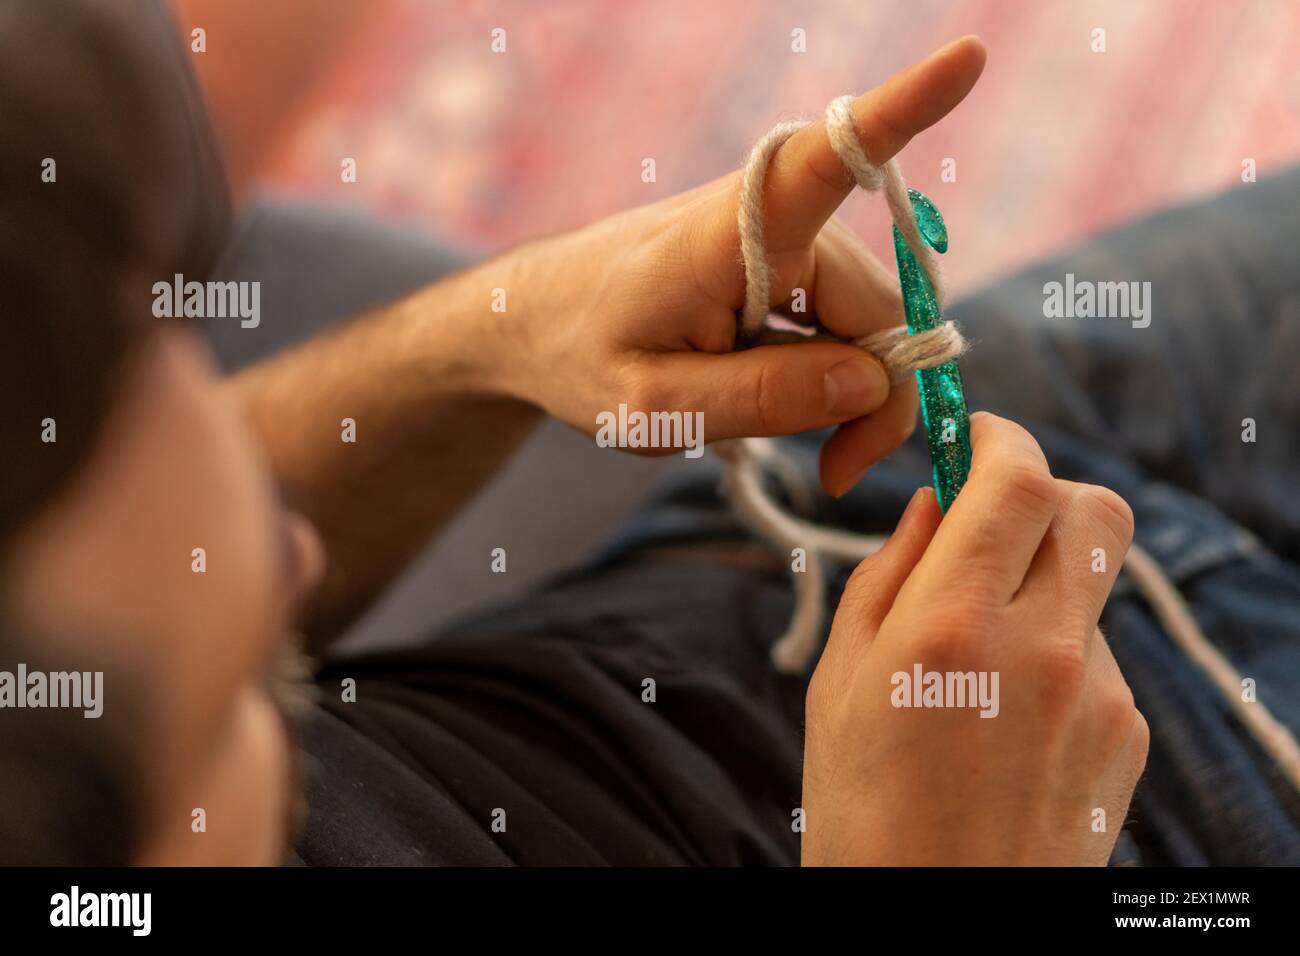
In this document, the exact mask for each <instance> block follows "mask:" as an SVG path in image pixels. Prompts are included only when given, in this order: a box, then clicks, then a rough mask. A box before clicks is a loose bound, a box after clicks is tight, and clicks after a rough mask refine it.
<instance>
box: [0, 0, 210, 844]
mask: <svg viewBox="0 0 1300 956" xmlns="http://www.w3.org/2000/svg"><path fill="white" fill-rule="evenodd" d="M187 55H188V54H187V53H186V52H185V51H184V48H183V47H182V45H181V44H180V43H179V40H178V37H177V36H176V34H175V32H174V29H173V26H172V23H171V21H170V19H169V18H168V17H167V16H166V13H165V11H164V10H163V8H162V7H161V6H160V5H158V4H155V3H137V2H129V3H123V2H110V0H98V2H96V0H39V2H34V0H0V332H2V333H3V347H0V460H2V461H3V463H4V465H3V467H0V576H2V575H3V574H4V570H5V568H6V567H9V566H11V565H10V562H13V561H17V560H21V555H15V554H12V553H11V551H12V546H13V543H14V536H15V533H16V532H17V531H19V530H20V529H21V528H23V527H24V526H25V525H26V524H28V523H29V522H31V521H32V520H33V519H34V518H36V517H37V516H38V515H40V514H41V513H42V512H43V511H45V510H46V509H48V508H49V507H50V506H51V505H52V504H53V503H54V502H56V501H57V500H58V498H59V496H60V495H61V494H62V493H63V492H65V491H66V490H67V488H68V487H69V485H70V484H71V483H72V482H73V480H74V479H75V478H76V476H77V475H78V474H79V473H80V472H81V471H82V470H83V469H84V468H85V467H86V465H87V463H88V462H89V461H90V459H91V456H92V455H93V454H94V452H95V449H96V446H97V443H98V440H99V438H100V436H101V433H102V431H103V426H104V423H105V421H106V419H107V417H108V415H109V414H110V413H111V411H112V409H113V406H114V400H115V396H116V395H117V394H119V393H120V392H121V390H122V381H121V378H122V376H123V375H124V374H125V372H126V370H127V369H128V368H129V363H130V359H131V358H132V355H133V354H134V353H135V352H136V350H137V348H138V347H139V345H140V343H142V342H143V341H144V340H145V339H146V338H147V337H148V335H149V332H150V329H151V328H155V327H156V325H154V324H153V323H157V322H159V321H160V320H158V319H155V318H153V316H152V314H151V310H150V300H151V287H152V285H153V283H154V282H156V281H159V280H163V279H170V277H171V276H172V275H173V274H174V273H177V272H180V273H183V274H185V275H186V276H187V277H190V276H192V277H194V278H198V279H202V278H203V277H204V276H205V275H206V274H207V273H208V272H209V271H210V270H211V268H212V266H213V265H214V262H215V259H216V255H217V253H218V251H219V249H220V248H221V245H222V244H223V241H224V236H225V230H226V225H227V219H226V214H225V209H226V202H227V196H226V193H225V187H224V184H223V183H222V180H221V177H220V167H219V163H218V162H217V161H216V160H215V156H216V153H215V150H214V148H213V147H211V145H210V142H207V141H205V139H204V137H206V138H207V140H210V139H211V133H210V131H208V129H207V127H206V121H205V119H204V118H203V115H202V112H201V110H198V109H196V103H197V92H196V87H195V85H194V81H193V78H192V76H191V75H190V73H189V71H188V65H187V64H186V63H185V62H184V60H185V57H186V56H187ZM45 419H53V421H54V427H55V429H56V440H55V441H53V442H45V441H42V431H43V422H44V420H45ZM2 611H3V609H0V613H2ZM19 648H22V649H23V650H24V651H28V650H30V651H34V652H36V653H40V652H41V647H40V646H39V645H38V644H37V643H36V642H34V641H32V640H31V639H30V636H28V640H25V641H20V640H19V639H18V638H17V637H16V636H15V635H13V634H12V629H10V630H8V631H7V630H6V627H5V622H4V620H3V618H0V662H3V661H7V660H16V659H18V653H19ZM24 659H25V660H27V661H28V662H29V663H31V660H30V658H24ZM33 666H35V665H33ZM117 700H118V704H119V705H120V704H121V698H120V696H119V697H118V698H117ZM18 715H22V717H23V722H22V726H21V729H19V728H18V727H17V724H16V720H17V717H18ZM5 718H10V719H5ZM107 721H109V718H108V717H107V716H105V717H104V718H101V719H99V720H83V719H82V718H81V715H80V713H74V714H73V715H72V717H67V715H60V714H58V713H51V712H48V711H46V712H40V711H31V710H24V711H3V710H0V779H3V780H4V781H5V783H4V786H3V788H0V847H3V848H6V849H8V850H9V852H0V856H2V857H5V858H8V859H9V860H10V861H14V862H17V860H15V858H14V855H15V853H16V854H17V855H18V856H22V857H24V858H25V857H40V856H41V855H42V853H44V856H45V859H44V860H43V861H45V862H68V861H70V860H72V859H75V861H76V862H99V863H106V862H124V861H125V860H124V857H125V854H126V852H127V851H126V847H127V846H128V845H129V840H126V842H123V840H125V838H123V839H118V837H117V836H112V837H111V838H110V837H106V836H105V835H104V832H103V828H102V827H96V826H95V824H94V823H93V821H94V820H95V819H96V817H95V815H94V814H93V813H88V812H87V807H86V804H87V802H88V801H91V802H93V801H99V802H100V803H99V805H100V811H101V817H105V816H106V817H107V818H110V819H111V818H113V817H114V816H115V815H116V819H117V821H118V827H117V830H121V829H122V826H123V825H124V821H126V822H129V815H121V814H119V813H116V811H120V810H121V808H122V807H123V806H125V805H126V800H127V793H128V792H129V789H130V788H129V786H128V781H127V780H125V779H124V777H123V774H124V770H123V768H124V767H125V766H129V764H130V761H129V760H126V759H124V758H123V757H122V756H121V754H118V755H116V756H110V754H111V752H112V751H113V750H114V748H113V747H112V745H111V744H110V743H107V742H106V734H108V733H109V728H110V724H109V723H106V722H107ZM92 724H93V725H97V726H95V727H93V728H92V727H91V726H90V725H92ZM100 725H102V726H100ZM16 730H17V731H18V733H17V734H15V731H16ZM115 733H116V734H117V735H118V738H117V739H118V740H119V741H121V740H122V739H124V737H125V733H126V731H125V727H124V726H118V729H117V730H116V731H115ZM19 784H21V786H20V785H19ZM64 800H66V801H69V802H68V803H67V804H64V805H61V804H60V803H59V801H64ZM52 814H57V817H58V820H57V821H56V820H55V819H54V817H53V816H52ZM59 821H62V823H60V824H59V825H60V826H66V829H64V830H60V831H58V832H55V831H53V830H48V831H46V832H44V833H41V832H39V831H40V829H41V826H43V825H46V824H48V825H54V824H55V823H58V822H59ZM28 824H38V826H37V827H36V829H35V830H31V829H28V828H26V827H27V825H28ZM128 829H129V828H128ZM115 832H116V831H115ZM17 833H22V834H26V836H25V837H24V838H23V839H24V841H25V842H17V843H11V842H10V841H17V840H18V836H16V834H17ZM128 835H129V834H128ZM101 838H102V839H103V841H106V842H99V843H96V840H99V839H101ZM92 845H94V846H98V847H99V849H98V850H92V849H91V847H92ZM23 848H26V849H23ZM41 848H44V849H43V850H41ZM34 861H35V860H28V859H24V860H22V862H34Z"/></svg>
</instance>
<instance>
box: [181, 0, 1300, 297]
mask: <svg viewBox="0 0 1300 956" xmlns="http://www.w3.org/2000/svg"><path fill="white" fill-rule="evenodd" d="M180 6H181V8H182V20H185V19H186V18H189V19H192V20H194V21H195V22H200V21H201V22H202V23H203V24H204V26H205V28H206V29H207V30H208V52H207V53H206V54H205V55H204V56H202V57H195V58H194V59H195V61H196V62H198V64H199V67H200V69H201V70H202V71H203V73H204V81H205V84H206V85H207V87H208V89H209V90H210V95H212V96H213V97H214V100H215V101H216V102H215V104H214V105H215V106H216V107H217V113H218V117H219V119H224V125H225V127H226V128H225V129H224V130H223V134H224V135H223V138H224V139H225V140H226V142H227V149H228V152H229V153H231V154H232V155H231V159H232V166H233V167H234V173H235V174H236V175H237V176H238V177H239V178H240V180H241V183H242V184H244V185H247V186H250V187H251V186H252V185H253V184H255V183H256V184H261V185H266V186H273V187H275V188H278V189H281V190H289V191H292V192H294V193H298V194H304V195H308V196H314V197H321V198H324V199H328V200H331V201H338V202H342V203H348V204H353V205H357V206H360V207H363V208H366V209H369V210H374V211H376V212H381V213H383V214H385V215H391V216H397V217H402V218H406V219H411V220H415V221H417V222H418V223H420V224H422V225H424V226H432V227H435V228H437V229H438V230H439V231H440V232H442V233H444V234H446V235H449V236H451V237H453V238H455V239H458V240H460V241H463V242H465V243H467V244H472V245H474V246H476V247H479V248H486V249H493V248H498V247H501V246H505V245H509V244H511V243H513V242H516V241H518V240H519V239H522V238H526V237H529V236H535V235H538V234H542V233H550V232H556V231H561V230H565V229H568V228H571V227H574V226H578V225H582V224H584V223H588V222H591V221H593V220H595V219H598V218H601V217H603V216H606V215H608V214H610V213H612V212H615V211H617V210H620V209H624V208H627V207H628V206H632V205H637V204H640V203H644V202H647V201H650V200H653V199H657V198H661V197H664V196H668V195H671V194H673V193H675V192H679V191H681V190H682V189H685V188H687V187H689V186H693V185H696V184H698V183H700V182H703V181H705V180H708V179H711V178H713V177H715V176H718V175H720V174H722V173H724V172H727V171H728V170H731V169H734V168H737V167H738V166H739V165H741V163H742V162H743V160H744V157H745V155H746V152H747V151H748V149H749V147H750V146H751V145H752V143H753V142H754V140H755V139H756V138H757V137H758V136H759V135H761V134H762V133H763V132H764V131H765V130H766V129H767V128H768V127H769V126H771V125H772V124H773V123H774V122H776V121H777V120H780V119H786V118H791V117H797V116H815V115H817V114H819V113H820V110H821V109H822V108H823V106H824V105H825V103H826V102H827V101H828V100H830V99H831V98H832V97H833V96H836V95H838V94H840V93H844V92H854V91H861V90H864V89H866V88H868V87H870V86H872V85H874V84H876V83H878V82H879V81H880V80H882V79H883V78H885V77H886V76H888V75H889V74H890V73H892V72H894V71H895V70H897V69H899V68H901V67H903V66H905V65H907V64H908V63H911V62H913V61H914V60H916V59H919V58H920V57H921V56H923V55H924V54H925V53H927V52H929V51H930V50H932V49H934V48H936V47H938V46H941V45H942V44H943V43H945V42H947V41H948V40H951V39H954V38H956V37H958V36H960V35H962V34H965V33H977V34H979V35H980V37H981V38H982V39H983V41H984V43H985V45H986V46H987V47H988V50H989V60H988V68H987V70H986V71H985V74H984V77H983V79H982V80H981V81H980V83H979V85H978V86H977V87H976V89H975V91H974V93H973V94H972V95H971V96H970V98H969V99H968V100H967V101H966V102H965V103H964V104H963V105H962V106H961V107H960V108H958V109H957V110H956V112H955V113H954V114H953V115H952V116H950V117H949V118H948V119H946V120H944V121H943V122H942V123H940V124H939V125H938V126H937V127H936V128H935V129H933V130H931V131H929V132H927V133H925V134H923V135H921V136H919V137H917V139H916V140H915V141H914V142H913V143H912V144H911V145H910V146H909V147H908V148H907V149H906V150H905V151H904V152H903V154H902V156H901V161H902V163H903V169H904V172H905V174H906V175H907V176H908V178H909V180H911V181H912V182H913V183H914V184H915V185H916V186H917V187H918V188H919V189H921V190H922V191H924V192H926V193H928V194H929V195H931V196H932V197H933V198H934V199H935V200H936V201H937V203H938V205H939V208H940V209H941V210H942V211H943V213H944V215H945V217H946V218H947V220H948V223H949V228H950V234H951V236H952V243H953V245H952V253H951V255H949V256H948V257H947V260H946V263H945V265H946V270H947V272H946V274H947V275H948V276H949V278H950V281H951V284H952V287H953V288H954V290H955V291H957V292H960V291H961V290H964V289H970V288H971V287H972V285H973V284H978V283H983V282H985V281H988V280H989V279H991V278H993V277H994V276H996V275H997V274H999V273H1002V272H1005V271H1007V270H1010V269H1013V268H1015V267H1016V266H1018V265H1022V264H1024V263H1026V262H1027V261H1029V260H1031V259H1033V258H1034V257H1036V256H1038V255H1041V254H1043V253H1045V252H1048V251H1050V250H1053V249H1056V248H1058V247H1060V246H1061V245H1063V244H1066V243H1068V242H1071V241H1073V240H1076V239H1079V238H1081V237H1084V236H1086V235H1088V234H1090V233H1093V232H1094V231H1096V230H1098V229H1100V228H1104V227H1105V226H1107V225H1112V224H1116V223H1119V222H1122V221H1123V220H1125V219H1128V218H1131V217H1133V216H1136V215H1138V214H1141V213H1142V212H1144V211H1147V210H1150V209H1152V208H1154V207H1156V206H1160V205H1163V204H1166V203H1171V202H1177V201H1179V200H1184V199H1188V198H1191V197H1194V196H1196V195H1198V194H1202V193H1205V192H1208V191H1213V190H1218V189H1223V188H1228V187H1231V186H1233V185H1234V184H1240V182H1241V178H1240V177H1241V164H1242V161H1243V159H1246V158H1252V159H1254V160H1255V161H1256V163H1257V165H1258V170H1259V175H1260V176H1264V175H1267V173H1268V171H1269V170H1270V169H1274V168H1277V167H1279V166H1282V165H1284V164H1287V163H1290V162H1293V161H1295V160H1296V159H1297V158H1300V69H1297V66H1298V65H1300V3H1295V2H1292V0H1141V2H1138V0H1069V2H1064V0H821V2H806V3H804V2H801V3H794V2H789V0H785V2H782V0H708V2H700V0H551V2H545V3H542V2H524V0H513V2H512V0H315V2H313V3H312V4H310V5H309V7H308V9H309V10H310V11H311V14H310V16H303V15H302V11H303V6H304V5H303V4H300V3H294V2H283V0H281V2H275V0H271V2H267V0H255V2H254V0H216V2H214V0H187V2H182V3H181V4H180ZM250 14H252V15H250ZM498 27H500V28H502V29H504V30H505V31H506V52H504V53H493V52H492V51H491V50H490V48H489V44H490V38H491V32H492V30H493V29H494V28H498ZM795 29H802V30H803V31H805V35H806V48H807V52H806V53H795V52H792V50H791V44H792V31H793V30H795ZM1094 29H1103V30H1105V52H1104V53H1101V52H1093V46H1094V34H1093V31H1094ZM277 100H278V101H282V102H273V101H277ZM341 157H352V158H355V159H356V160H357V169H358V179H357V182H356V183H352V184H344V183H342V182H341V181H340V175H339V171H340V160H341ZM646 157H651V158H654V159H655V161H656V166H657V182H655V183H644V182H642V181H641V162H642V160H643V159H644V158H646ZM944 158H952V159H954V160H956V173H957V178H956V182H943V181H941V179H940V174H941V162H942V160H943V159H944ZM879 205H880V204H879V203H872V202H871V201H870V200H869V199H867V198H866V197H863V196H857V197H855V198H854V199H853V200H851V201H850V203H849V204H848V205H847V206H846V208H845V212H844V215H845V217H846V218H847V219H848V221H849V222H850V223H852V224H853V225H854V226H855V227H856V228H857V229H858V230H859V232H860V233H861V234H862V235H863V237H864V238H865V239H866V240H868V242H869V243H870V244H871V245H872V246H873V248H875V249H877V250H878V251H880V252H882V253H885V252H888V248H889V247H888V246H887V245H886V244H885V239H886V237H887V228H886V226H885V223H886V220H885V219H884V217H883V214H880V210H879V209H878V208H877V207H878V206H879ZM887 261H888V260H887Z"/></svg>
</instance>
